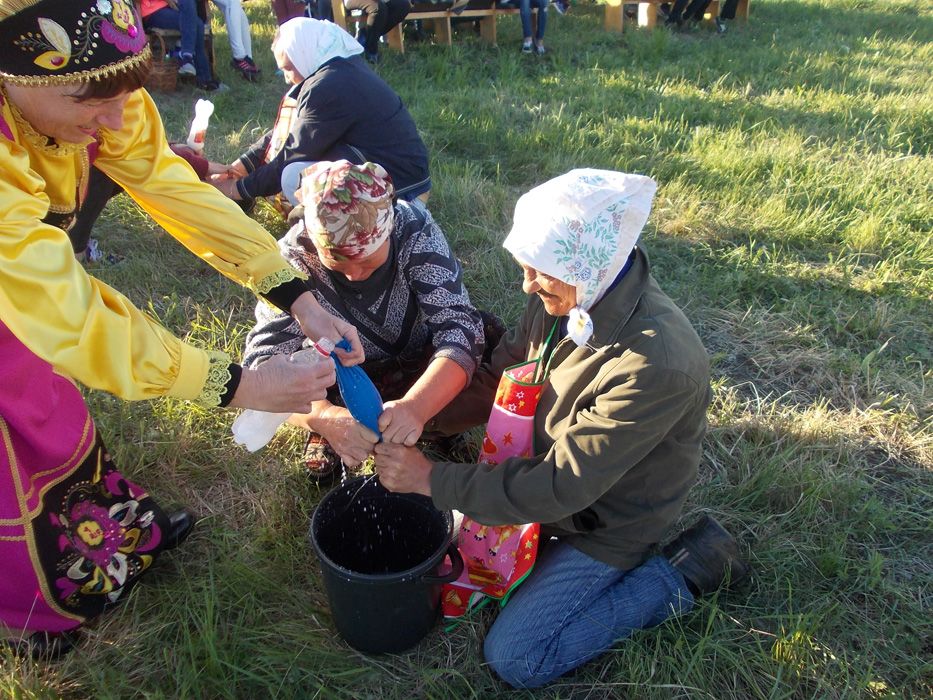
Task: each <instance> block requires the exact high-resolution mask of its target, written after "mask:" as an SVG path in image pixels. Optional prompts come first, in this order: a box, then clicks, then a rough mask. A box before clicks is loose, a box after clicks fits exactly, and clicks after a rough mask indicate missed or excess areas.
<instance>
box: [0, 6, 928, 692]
mask: <svg viewBox="0 0 933 700" xmlns="http://www.w3.org/2000/svg"><path fill="white" fill-rule="evenodd" d="M248 11H249V13H250V16H251V18H252V20H253V29H254V40H255V44H256V50H255V54H256V58H257V60H258V61H259V63H260V65H261V66H262V68H263V70H264V74H263V80H262V82H260V83H258V84H254V85H250V84H246V83H244V82H243V81H242V80H240V79H239V78H238V77H237V76H235V75H233V74H232V72H231V71H230V70H228V69H227V68H226V62H227V60H228V58H229V54H228V53H227V51H226V49H227V47H226V40H225V37H224V36H223V35H222V34H221V33H219V32H218V34H217V35H216V44H217V47H218V61H219V65H221V66H222V68H221V77H222V78H223V79H224V81H225V82H227V83H228V84H230V85H231V87H232V89H231V90H230V91H229V92H226V93H224V94H221V95H218V96H216V98H215V101H216V104H217V111H216V113H215V117H214V119H213V121H212V124H211V128H210V130H209V132H208V151H209V153H210V155H211V156H213V157H214V158H216V159H218V160H229V159H232V158H233V157H235V156H236V155H238V154H239V153H240V152H241V150H242V149H243V147H244V146H246V145H247V144H248V143H250V142H251V141H252V139H253V138H254V137H255V136H257V135H258V134H259V133H260V131H261V130H262V129H263V128H264V127H267V126H268V125H269V124H270V123H271V121H272V119H273V116H274V113H275V109H276V106H277V104H278V100H279V98H280V96H281V93H282V91H283V85H282V84H281V82H280V79H278V78H277V77H275V76H273V74H272V73H273V70H274V64H273V62H272V59H271V54H270V53H269V51H268V45H269V41H270V38H271V34H272V31H273V27H272V22H271V13H270V12H269V11H268V9H267V6H266V3H262V2H252V3H250V4H249V6H248ZM751 12H752V16H751V22H750V23H749V24H748V25H747V26H746V27H741V26H736V27H734V28H731V29H730V32H729V33H728V34H727V35H726V36H725V37H724V38H720V37H717V36H716V35H715V34H714V33H712V32H710V31H709V30H708V29H700V30H699V31H694V32H688V33H684V34H670V33H668V32H666V31H664V30H660V29H659V30H656V31H639V30H635V31H627V32H626V33H625V34H624V35H613V34H606V33H604V32H603V31H602V29H601V27H602V12H601V8H598V7H596V6H592V5H586V4H578V5H576V6H575V7H574V9H573V11H572V12H571V13H570V14H569V15H567V16H565V17H559V16H557V15H556V13H553V12H552V13H551V15H550V18H549V27H548V32H547V37H546V39H547V45H548V48H549V53H548V54H547V55H546V56H545V57H543V58H542V59H538V58H536V57H529V56H523V55H521V54H520V53H519V51H518V45H519V42H520V32H519V28H518V21H517V18H515V17H509V18H503V19H502V20H501V21H500V26H499V39H500V45H499V48H498V49H494V48H490V47H488V46H485V45H483V44H481V43H479V42H478V41H477V40H476V39H475V38H474V37H473V36H472V35H471V34H470V32H469V31H468V30H459V31H458V32H457V33H456V35H455V45H454V46H453V47H452V48H450V49H448V48H445V47H435V46H430V45H424V44H417V45H416V44H410V49H409V52H408V53H406V54H405V55H404V56H402V55H398V54H393V53H392V52H390V51H388V50H386V51H384V60H383V63H382V65H381V66H380V68H379V71H380V73H381V74H382V75H383V76H384V77H385V78H386V80H388V82H389V83H390V84H391V85H393V86H394V87H395V88H396V89H397V90H398V91H399V93H400V94H402V96H403V97H404V99H405V101H406V103H407V104H408V106H409V108H410V110H411V111H412V113H413V115H414V116H415V119H416V121H417V123H418V125H419V128H420V129H421V131H422V133H423V135H424V138H425V140H426V142H427V143H428V146H429V148H430V151H431V154H432V162H431V165H432V172H433V175H434V183H435V189H434V192H433V194H432V198H431V202H430V206H431V209H432V212H433V213H434V215H435V216H436V218H437V219H438V221H439V222H440V223H441V225H442V226H443V228H444V230H445V231H446V233H447V235H448V237H449V238H450V240H451V241H452V243H453V245H454V247H455V249H456V250H457V252H458V254H459V255H460V257H461V259H462V260H463V263H464V266H465V270H466V279H467V283H468V286H469V288H470V291H471V294H472V296H473V298H474V301H475V302H476V303H477V304H478V305H480V306H484V307H489V308H494V309H495V310H496V311H498V312H499V313H500V315H502V316H504V317H505V318H506V319H507V320H509V321H514V320H515V319H516V318H517V316H518V314H519V313H520V310H521V307H522V304H523V300H522V295H521V290H520V284H519V279H520V277H519V271H518V269H517V267H516V266H515V265H514V264H513V263H511V262H510V261H509V259H508V256H507V255H506V254H505V253H504V251H502V250H501V247H500V242H501V240H502V238H503V236H504V234H505V233H506V232H507V231H508V229H509V223H510V218H511V213H512V208H513V206H514V203H515V200H516V198H517V197H518V196H519V195H520V194H521V193H522V192H523V191H525V190H527V189H528V188H530V187H531V186H533V185H535V184H537V183H540V182H542V181H543V180H545V179H547V178H549V177H552V176H555V175H558V174H560V173H562V172H564V171H566V170H568V169H570V168H572V167H579V166H594V167H603V168H614V169H620V170H627V171H635V172H641V173H646V174H650V175H651V176H653V177H654V178H655V179H656V180H657V181H658V183H659V189H658V195H657V198H656V202H655V208H654V213H653V215H652V217H651V220H650V221H649V223H648V226H647V228H646V231H645V233H644V236H643V241H644V243H645V245H646V247H647V249H648V251H649V254H650V257H651V261H652V264H653V267H654V272H655V275H656V277H657V278H658V280H659V281H660V283H661V285H662V286H663V287H664V288H665V289H666V290H667V291H668V292H669V293H670V294H671V295H672V296H673V297H674V298H675V299H676V300H677V301H678V303H680V304H681V305H682V306H683V308H684V309H685V310H686V312H687V314H688V316H689V317H690V318H691V319H692V320H693V321H694V323H695V325H696V327H697V329H698V331H699V332H700V335H701V336H702V338H703V340H704V342H705V344H706V346H707V348H708V350H709V352H710V355H711V357H712V361H713V374H714V387H715V398H714V401H713V405H712V407H711V410H710V432H709V436H708V438H707V441H706V449H705V454H704V459H703V464H702V466H701V472H700V483H699V484H698V486H697V488H696V489H695V491H694V493H693V496H692V498H691V500H690V503H689V506H688V509H687V513H686V514H685V519H686V520H689V519H690V518H691V517H694V516H695V515H696V514H698V513H700V512H703V511H708V512H711V513H713V514H715V515H716V517H718V518H720V519H721V520H722V521H723V522H724V523H725V524H727V526H728V527H729V528H730V529H731V530H732V531H733V532H734V533H735V534H736V535H737V536H738V538H739V539H740V541H741V544H742V547H743V550H744V551H745V553H746V554H747V555H748V558H749V559H750V561H751V563H752V566H753V568H754V576H753V578H752V580H751V582H750V583H749V584H748V585H747V586H746V587H744V588H743V589H742V590H741V591H739V592H736V593H730V594H723V595H720V596H715V597H712V598H709V599H707V600H705V601H703V602H702V603H701V604H700V605H699V606H698V608H697V610H696V611H695V612H693V613H692V614H691V615H689V616H687V617H684V618H682V619H679V620H673V621H670V622H668V623H667V624H665V625H662V626H661V627H659V628H656V629H653V630H648V631H645V632H641V633H639V634H636V635H635V636H634V637H633V638H632V639H631V640H630V641H628V642H625V643H623V644H620V645H619V646H618V647H617V648H616V649H614V650H613V651H612V652H610V653H608V654H606V655H605V656H603V657H602V658H600V659H599V660H597V661H595V662H592V663H590V664H587V665H586V666H584V667H583V668H582V669H580V670H579V671H578V672H577V673H575V674H573V675H571V676H568V677H566V678H563V679H560V680H559V681H557V682H556V683H555V684H553V685H552V686H551V687H549V688H547V689H544V690H541V691H538V692H535V693H530V692H527V693H522V692H512V691H509V690H508V689H507V688H506V687H505V686H504V685H502V684H501V683H499V682H498V681H497V680H496V679H495V678H494V677H493V675H492V674H491V673H490V672H489V670H488V669H487V668H485V667H484V666H483V664H482V658H481V651H480V650H481V644H482V638H483V634H484V632H485V630H486V628H487V627H488V625H489V624H490V622H491V619H492V617H491V612H485V613H483V614H481V615H479V616H478V617H477V618H476V619H475V620H473V621H471V622H470V623H468V624H466V625H463V626H462V627H460V628H459V629H457V630H455V631H454V632H452V633H444V632H442V631H441V630H439V629H438V630H436V631H435V632H432V633H431V634H430V635H429V636H428V638H427V639H426V640H425V641H424V642H423V643H422V644H421V645H420V646H418V647H417V648H416V649H415V650H413V651H412V652H410V653H408V654H402V655H398V656H384V657H366V656H363V655H360V654H358V653H356V652H354V651H353V650H351V649H349V648H348V647H347V646H346V645H345V644H343V643H342V642H341V640H340V639H339V638H338V637H337V635H336V633H335V631H334V629H333V627H332V624H331V620H330V616H329V611H328V607H327V602H326V596H325V594H324V592H323V589H322V587H321V583H320V579H319V575H318V571H317V564H316V562H315V561H314V558H313V555H312V554H311V552H310V549H309V547H308V545H307V542H306V531H307V525H308V520H309V517H310V513H311V512H312V510H313V508H314V505H315V504H316V502H317V501H318V499H319V498H320V493H319V492H318V490H317V489H316V488H315V487H313V486H311V485H309V484H308V483H307V482H306V480H305V479H304V478H303V476H302V474H301V470H300V469H299V467H298V465H297V457H298V454H299V451H300V445H299V439H298V437H297V434H296V433H289V434H285V435H280V436H279V437H277V438H276V439H275V440H274V442H273V443H272V444H271V445H270V447H269V448H267V449H266V450H264V451H262V452H260V453H258V454H257V455H249V454H247V453H246V452H244V451H242V450H240V449H238V448H237V447H236V446H235V445H233V443H232V440H231V439H230V435H229V425H230V423H231V421H232V418H233V414H232V413H230V412H222V411H221V412H211V411H207V410H203V409H199V408H196V407H191V406H189V405H187V404H183V403H181V402H176V401H158V402H153V403H145V404H127V403H123V402H120V401H117V400H115V399H113V398H111V397H108V396H105V395H102V394H91V395H90V396H89V400H90V404H91V407H92V410H93V412H94V414H95V416H96V417H97V418H98V420H99V423H100V426H101V429H102V431H103V433H104V435H105V436H106V438H107V440H108V442H109V444H110V447H111V449H112V451H113V452H114V455H115V460H116V461H117V463H118V464H119V465H121V466H122V468H123V469H124V470H125V471H126V472H127V473H128V474H129V475H130V476H131V477H133V478H135V479H136V480H137V481H139V482H141V483H143V484H145V485H146V486H147V487H148V489H149V490H150V491H151V492H152V493H153V494H154V495H155V496H156V497H157V498H158V500H159V501H160V502H162V503H164V504H170V503H173V502H186V503H190V504H191V505H193V506H194V507H196V508H197V510H198V512H199V513H200V514H201V515H202V516H203V518H204V520H203V521H202V523H201V524H200V526H199V528H198V530H197V532H196V533H195V535H194V536H193V538H192V540H190V543H189V544H186V546H185V547H184V548H182V549H181V550H180V551H178V552H177V553H173V554H170V555H166V556H165V557H163V558H162V560H161V562H160V564H159V566H158V567H156V569H155V570H153V571H152V573H151V574H150V575H149V576H148V577H147V578H148V580H146V581H145V582H144V583H143V584H142V585H140V586H139V587H138V588H137V589H136V591H135V592H134V593H133V594H132V595H131V596H130V598H129V600H127V601H126V602H125V603H124V604H123V605H122V606H121V607H120V608H118V609H117V610H114V611H113V612H112V613H110V614H109V615H108V616H106V618H105V619H102V620H101V621H100V622H99V623H97V624H96V625H94V626H93V627H92V628H91V629H90V630H89V635H88V636H89V637H90V639H89V641H88V642H86V643H84V644H82V645H81V647H80V648H79V649H78V651H77V652H76V653H74V654H72V655H71V656H70V657H69V658H67V659H66V660H64V661H62V662H61V663H58V664H54V665H43V664H39V665H35V664H32V663H18V662H16V661H14V660H12V659H10V658H8V657H4V658H2V659H0V692H2V693H5V694H8V695H10V696H12V697H17V698H20V697H21V698H30V697H56V696H65V697H94V698H111V697H112V698H117V697H128V696H137V695H139V696H145V697H156V698H158V697H204V698H215V697H216V698H228V697H230V698H232V697H237V698H265V697H275V698H291V697H295V698H299V697H300V698H311V697H320V698H357V697H362V698H412V697H418V698H489V697H495V696H499V695H504V696H508V697H542V698H581V699H582V698H608V697H623V698H670V697H698V698H775V699H776V698H812V697H819V698H849V697H852V698H858V697H929V696H930V695H931V694H933V663H931V659H933V612H931V602H933V564H931V562H933V521H931V513H933V478H931V466H933V431H931V385H933V370H931V366H933V365H931V360H933V340H931V339H933V332H931V331H933V308H931V306H933V305H931V297H933V279H931V276H933V273H931V271H933V241H931V229H933V226H931V222H933V196H931V182H933V160H931V156H930V147H931V139H933V89H931V86H933V81H931V80H930V69H929V66H930V65H933V13H931V10H930V7H929V5H925V4H924V3H915V2H909V1H907V0H894V1H893V2H886V3H882V4H880V3H875V2H867V1H863V0H832V1H830V0H825V1H823V2H819V1H812V2H798V1H793V0H781V1H779V0H761V1H757V0H756V2H755V3H752V8H751ZM218 26H220V25H218V23H217V22H215V27H218ZM195 97H196V95H195V94H194V93H191V92H188V91H182V92H179V93H177V94H175V95H172V96H159V97H158V98H157V99H158V100H159V102H160V105H161V106H162V108H163V110H164V116H165V122H166V125H167V128H168V131H169V134H170V135H171V136H172V137H174V138H176V139H181V138H183V137H184V136H185V133H186V130H187V122H188V120H189V119H190V116H191V109H192V104H193V101H194V99H195ZM259 217H260V219H261V220H262V221H263V222H264V223H265V224H266V225H267V226H268V227H269V229H270V230H271V231H272V232H273V233H275V234H280V233H281V232H282V231H283V230H284V227H283V225H282V224H281V223H280V222H278V221H277V220H276V218H275V217H274V216H273V215H272V214H271V213H270V212H269V211H268V210H263V211H261V212H260V214H259ZM98 235H99V236H100V238H101V239H102V245H103V247H104V248H105V249H107V250H115V251H119V252H122V253H124V254H126V255H127V256H128V257H127V260H126V261H125V262H124V263H123V264H121V265H119V266H116V267H100V268H97V269H96V270H95V273H96V274H98V275H99V276H100V277H102V278H103V279H104V280H106V281H107V282H109V283H111V284H113V285H114V286H116V287H117V288H118V289H121V290H123V291H124V292H126V293H127V294H128V295H129V296H130V297H131V298H132V299H133V300H134V301H136V302H137V303H138V304H139V305H141V306H142V307H143V308H148V309H149V310H151V311H152V312H153V313H154V314H156V315H157V316H159V317H160V318H161V319H162V320H163V321H164V322H165V323H166V324H167V325H168V327H170V328H172V329H173V330H175V331H176V332H178V333H180V334H183V335H186V336H187V337H189V338H191V339H192V340H194V341H195V342H199V343H203V344H205V345H211V346H219V347H223V348H226V349H228V350H229V351H230V352H231V353H233V354H234V355H237V354H238V353H239V351H240V349H241V347H242V342H243V339H244V337H245V333H246V331H247V330H248V329H249V326H250V319H251V310H252V300H251V299H250V297H249V295H248V293H246V292H245V291H244V290H241V289H239V288H237V287H235V286H233V285H231V284H229V283H227V282H225V281H224V280H222V279H221V278H220V276H219V275H217V274H215V273H214V272H213V271H211V270H210V269H209V268H207V267H206V266H205V265H204V264H202V263H200V262H198V261H197V260H195V259H194V258H193V257H192V256H190V255H188V254H187V253H186V252H185V251H183V250H182V249H181V247H180V246H178V245H177V244H175V243H174V241H172V240H171V239H170V238H169V237H168V236H167V235H165V234H164V233H163V232H161V231H159V230H158V229H157V228H156V227H155V226H154V225H153V224H152V223H151V222H149V221H147V220H145V219H144V218H143V216H142V215H141V214H139V213H138V212H137V211H136V210H135V209H134V208H133V207H132V206H131V205H129V204H128V203H127V202H125V201H118V202H115V203H114V204H113V205H111V207H110V209H109V210H108V212H107V214H106V215H105V218H104V220H102V222H101V224H100V225H99V227H98Z"/></svg>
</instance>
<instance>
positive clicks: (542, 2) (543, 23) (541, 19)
mask: <svg viewBox="0 0 933 700" xmlns="http://www.w3.org/2000/svg"><path fill="white" fill-rule="evenodd" d="M535 3H536V4H537V6H538V31H536V32H535V53H536V54H538V55H539V56H540V55H541V54H543V53H544V30H545V28H546V27H547V8H548V5H549V4H550V3H549V0H535Z"/></svg>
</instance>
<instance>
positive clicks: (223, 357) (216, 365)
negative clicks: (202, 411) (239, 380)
mask: <svg viewBox="0 0 933 700" xmlns="http://www.w3.org/2000/svg"><path fill="white" fill-rule="evenodd" d="M207 355H208V363H209V365H208V368H207V379H206V380H205V382H204V388H203V389H201V393H200V394H199V395H198V398H197V399H195V401H197V402H198V403H200V404H203V405H204V406H219V405H220V398H221V397H222V396H223V395H224V393H226V391H227V384H229V383H230V380H231V379H233V375H232V374H230V356H229V355H228V354H227V353H225V352H220V351H218V350H208V352H207Z"/></svg>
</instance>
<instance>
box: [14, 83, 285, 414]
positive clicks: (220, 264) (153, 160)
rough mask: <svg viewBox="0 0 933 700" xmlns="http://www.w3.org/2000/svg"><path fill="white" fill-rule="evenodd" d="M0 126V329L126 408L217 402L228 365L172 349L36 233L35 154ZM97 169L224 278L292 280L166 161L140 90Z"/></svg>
mask: <svg viewBox="0 0 933 700" xmlns="http://www.w3.org/2000/svg"><path fill="white" fill-rule="evenodd" d="M7 107H9V106H8V105H7ZM6 114H7V116H9V114H10V113H9V112H8V111H7V112H6ZM6 122H7V125H8V126H9V127H11V129H12V130H13V131H14V140H12V141H11V140H9V139H8V138H5V137H0V171H2V174H3V176H2V178H0V320H2V321H3V323H4V324H6V326H7V327H8V328H9V329H10V330H11V331H12V332H13V333H14V334H15V335H16V336H17V338H19V339H20V340H21V341H22V342H23V343H24V344H25V345H26V346H27V347H28V348H29V349H30V350H32V351H33V352H34V353H35V354H36V355H38V356H39V357H41V358H43V359H44V360H46V361H48V362H49V363H51V364H52V365H53V366H54V367H55V368H56V370H57V371H59V372H61V373H62V374H64V375H67V376H70V377H73V378H74V379H76V380H77V381H79V382H81V383H82V384H85V385H86V386H88V387H91V388H94V389H101V390H104V391H108V392H110V393H112V394H115V395H116V396H120V397H122V398H125V399H150V398H154V397H158V396H176V397H179V398H184V399H201V400H203V401H205V402H207V403H214V404H216V403H217V399H218V398H219V391H220V390H221V389H222V387H223V381H224V379H225V378H226V377H228V376H229V375H228V374H227V373H226V366H227V364H228V363H229V358H228V357H227V356H226V355H224V354H223V353H209V352H206V351H204V350H202V349H199V348H196V347H194V346H192V345H189V344H187V343H185V342H183V341H181V340H179V339H178V338H176V337H175V336H173V335H172V334H171V333H170V332H169V331H168V330H166V329H165V328H163V327H162V326H160V325H159V324H158V322H156V321H155V320H154V319H153V318H151V317H150V316H148V315H147V314H145V313H144V312H142V311H140V310H139V309H137V308H136V307H135V306H134V305H133V304H132V303H131V302H130V301H129V300H128V299H127V298H126V297H124V296H123V295H122V294H120V293H119V292H118V291H116V290H115V289H113V288H111V287H109V286H108V285H106V284H104V283H103V282H101V281H100V280H97V279H95V278H94V277H92V276H90V275H89V274H88V273H87V271H86V270H85V269H84V268H83V266H81V265H80V264H79V263H78V262H77V261H76V260H75V258H74V254H73V253H72V250H71V244H70V242H69V240H68V237H67V235H66V234H65V232H64V231H62V230H61V229H59V228H56V227H53V226H49V225H47V224H44V223H42V219H43V218H45V216H46V215H47V213H48V210H49V198H48V196H47V195H46V194H45V180H44V179H43V178H42V177H41V176H40V175H39V174H38V173H37V172H36V169H34V168H33V167H32V165H33V161H34V160H36V159H42V158H44V157H45V156H44V154H43V153H41V152H40V151H39V150H38V149H36V148H35V147H34V146H33V145H32V144H30V143H29V142H28V141H27V140H25V139H19V138H16V136H17V135H16V133H15V129H16V127H15V124H14V123H13V120H11V119H7V120H6ZM64 162H65V161H62V163H63V164H64ZM98 163H99V165H100V166H101V169H102V170H104V171H105V172H107V173H108V174H110V175H111V176H112V177H113V178H114V179H115V180H116V181H117V182H119V183H120V184H121V185H123V186H124V187H125V188H126V189H127V190H128V191H129V192H130V193H131V195H132V196H133V197H134V199H136V201H138V202H139V203H140V204H141V205H142V206H143V208H144V209H146V211H148V212H149V213H151V214H152V215H153V217H154V218H155V219H156V220H157V221H158V222H159V223H160V224H161V225H162V226H164V227H165V228H166V230H167V231H168V232H169V233H170V234H172V235H173V236H174V237H175V238H177V239H178V240H180V241H181V242H182V243H183V244H184V245H185V246H186V247H187V248H189V249H190V250H192V251H193V252H195V254H197V255H199V256H200V257H201V258H203V259H204V260H206V261H207V262H208V263H210V264H211V265H213V266H214V267H216V268H217V269H218V270H220V271H221V272H223V273H224V274H226V275H228V276H229V277H231V278H233V279H235V280H237V281H239V282H241V283H244V284H246V285H248V286H250V287H252V288H254V289H255V290H257V291H260V292H262V291H267V290H265V289H263V287H264V286H266V285H269V288H272V287H274V286H275V285H276V284H278V283H281V282H282V281H287V280H288V279H292V278H294V277H295V276H296V274H295V273H294V271H293V270H292V268H290V266H289V265H288V264H287V263H286V262H285V261H284V260H283V258H282V257H281V255H280V254H279V253H278V250H277V248H276V246H275V242H274V240H273V239H272V237H271V236H270V235H269V234H268V233H266V232H265V231H264V230H263V229H262V228H261V227H259V226H258V225H257V224H255V223H254V222H252V221H251V220H250V219H249V218H248V217H246V216H245V215H244V214H243V213H242V212H241V211H240V210H239V207H237V206H236V205H235V204H234V203H232V202H229V201H228V200H226V198H225V197H223V195H221V194H220V193H219V192H217V191H216V190H215V189H214V188H213V187H211V186H210V185H206V184H203V183H200V182H198V180H197V177H196V176H195V175H194V173H193V171H192V170H191V168H190V167H189V166H188V165H187V164H186V163H185V162H184V161H183V160H181V159H180V158H177V157H176V156H175V155H174V154H172V153H171V151H170V150H169V149H168V146H167V145H166V143H165V137H164V132H163V129H162V123H161V119H160V118H159V116H158V113H157V112H156V110H155V106H154V105H153V103H152V101H151V99H150V98H149V96H148V95H146V94H145V93H144V92H143V91H139V92H138V93H136V94H134V95H133V96H132V97H131V98H130V101H129V102H128V104H127V109H126V120H125V123H124V126H123V129H122V130H121V131H120V132H108V133H107V134H106V135H105V136H104V139H103V146H102V148H101V155H100V160H99V161H98ZM43 169H44V168H43ZM289 270H292V272H289Z"/></svg>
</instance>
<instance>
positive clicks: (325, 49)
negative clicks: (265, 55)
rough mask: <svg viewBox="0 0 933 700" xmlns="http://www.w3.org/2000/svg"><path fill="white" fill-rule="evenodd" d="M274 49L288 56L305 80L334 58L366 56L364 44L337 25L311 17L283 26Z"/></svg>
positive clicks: (296, 19)
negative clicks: (362, 54)
mask: <svg viewBox="0 0 933 700" xmlns="http://www.w3.org/2000/svg"><path fill="white" fill-rule="evenodd" d="M273 48H274V49H276V50H278V51H282V52H284V53H285V55H286V56H288V60H290V61H291V62H292V64H293V65H294V66H295V70H297V71H298V72H299V73H301V75H302V76H304V77H305V78H307V77H308V76H309V75H313V74H314V73H316V72H317V70H318V68H320V67H321V66H322V65H324V64H325V63H327V62H328V61H329V60H331V59H332V58H350V57H351V56H355V55H356V54H358V53H363V47H362V46H360V43H359V42H358V41H357V40H356V39H354V38H353V37H352V36H350V35H349V34H347V32H346V31H344V30H343V29H341V28H340V27H338V26H337V25H336V24H334V23H333V22H324V21H322V20H318V19H310V18H308V17H296V18H295V19H290V20H288V21H287V22H285V23H284V24H283V25H282V26H280V27H279V36H278V39H276V41H275V45H274V47H273Z"/></svg>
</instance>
